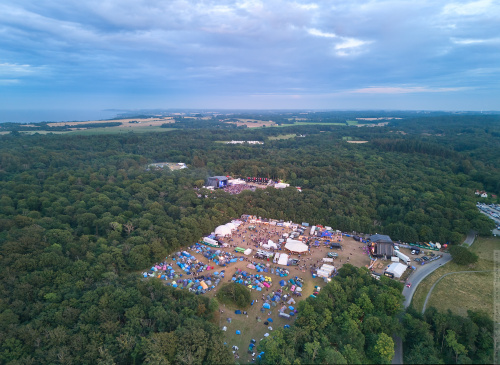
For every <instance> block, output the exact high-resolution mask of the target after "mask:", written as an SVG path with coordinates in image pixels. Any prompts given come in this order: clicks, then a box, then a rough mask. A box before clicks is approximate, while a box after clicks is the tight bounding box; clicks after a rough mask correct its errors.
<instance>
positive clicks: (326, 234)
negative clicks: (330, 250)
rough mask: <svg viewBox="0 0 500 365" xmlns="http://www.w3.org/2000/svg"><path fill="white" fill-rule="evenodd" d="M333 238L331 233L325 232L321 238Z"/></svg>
mask: <svg viewBox="0 0 500 365" xmlns="http://www.w3.org/2000/svg"><path fill="white" fill-rule="evenodd" d="M331 236H332V232H329V231H325V232H323V234H322V235H321V237H331Z"/></svg>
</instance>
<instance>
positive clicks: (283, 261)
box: [278, 253, 288, 266]
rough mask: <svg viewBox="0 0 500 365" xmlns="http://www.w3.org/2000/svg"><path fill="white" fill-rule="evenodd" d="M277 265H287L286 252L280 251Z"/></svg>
mask: <svg viewBox="0 0 500 365" xmlns="http://www.w3.org/2000/svg"><path fill="white" fill-rule="evenodd" d="M278 265H282V266H286V265H288V255H287V254H286V253H282V254H281V255H280V258H279V260H278Z"/></svg>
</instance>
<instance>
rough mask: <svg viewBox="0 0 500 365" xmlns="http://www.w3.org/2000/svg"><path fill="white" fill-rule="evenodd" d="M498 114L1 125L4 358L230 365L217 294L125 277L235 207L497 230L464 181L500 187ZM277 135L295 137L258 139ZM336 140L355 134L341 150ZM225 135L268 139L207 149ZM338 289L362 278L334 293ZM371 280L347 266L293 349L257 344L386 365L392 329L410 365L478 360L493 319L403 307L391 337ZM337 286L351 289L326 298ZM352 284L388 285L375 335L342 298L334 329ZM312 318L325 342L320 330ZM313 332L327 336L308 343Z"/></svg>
mask: <svg viewBox="0 0 500 365" xmlns="http://www.w3.org/2000/svg"><path fill="white" fill-rule="evenodd" d="M332 118H333V117H332ZM335 120H336V119H335ZM499 120H500V118H499V117H498V116H496V115H465V116H455V115H430V116H415V115H411V116H408V117H404V118H403V119H398V120H394V121H391V122H390V123H389V124H388V125H387V126H383V127H348V126H337V125H331V126H329V125H310V126H304V125H296V126H293V125H292V126H289V127H286V128H262V129H249V128H220V126H219V125H218V123H214V125H208V126H206V127H205V128H202V127H201V126H200V122H201V121H199V122H197V123H198V124H193V122H192V121H186V122H185V123H188V124H187V125H186V127H185V128H181V129H179V130H174V131H170V132H167V133H143V134H134V133H129V134H126V135H95V136H77V135H73V136H72V135H55V134H54V135H52V134H47V135H37V134H35V135H24V134H20V133H17V131H13V132H12V133H9V134H5V135H1V136H0V142H1V143H0V279H1V280H0V362H2V363H19V364H21V363H22V364H26V363H119V364H132V363H143V362H145V363H158V364H166V363H228V362H231V361H232V356H231V353H230V351H229V349H228V348H227V347H226V346H224V344H223V343H222V342H221V336H220V332H219V331H220V330H219V328H218V327H217V326H216V325H215V324H214V316H215V315H216V309H217V308H218V303H217V302H216V301H214V300H211V301H209V300H207V299H206V298H204V297H202V296H193V295H191V294H189V293H183V292H180V291H175V290H173V289H171V288H169V287H165V286H163V285H162V284H160V283H159V282H156V281H155V280H151V281H147V282H144V281H141V280H140V279H139V275H137V274H138V272H139V271H140V270H143V269H145V268H147V267H148V265H150V264H151V262H155V261H158V260H161V259H162V258H164V257H165V255H167V254H169V253H171V252H173V251H174V250H176V249H178V248H180V247H183V246H186V245H190V244H192V243H193V242H196V241H197V240H198V239H199V238H200V237H201V236H203V235H206V234H208V233H210V232H212V231H213V229H214V228H215V227H216V226H217V225H219V224H222V223H226V222H227V221H229V220H230V219H231V218H235V217H238V216H240V215H241V214H255V215H258V216H262V217H271V218H277V219H284V220H293V221H295V222H309V221H310V222H314V223H322V224H324V225H330V226H332V227H335V228H336V229H340V230H342V231H349V232H350V231H356V232H363V233H385V234H389V235H390V236H391V237H392V238H393V239H395V240H402V241H405V242H418V241H429V240H432V241H438V242H441V243H445V242H449V243H450V244H458V243H461V242H462V241H463V238H464V236H465V234H466V233H467V232H469V230H471V229H474V230H476V231H477V232H478V233H479V234H482V235H490V234H491V229H492V228H493V226H494V224H493V222H492V221H491V220H489V219H487V218H486V217H485V216H484V215H482V214H481V213H479V211H478V210H477V209H476V206H475V204H476V202H477V197H476V196H475V195H474V191H475V190H476V189H480V190H487V191H488V192H489V193H490V194H491V193H492V194H496V195H498V194H500V169H499V166H500V124H499ZM176 123H180V124H182V123H184V122H183V121H182V120H180V119H179V121H178V122H176ZM290 133H296V134H298V135H305V137H301V138H292V139H283V140H279V139H278V140H271V139H269V137H273V136H279V135H280V134H290ZM346 137H349V138H352V139H355V140H366V141H368V143H364V144H350V143H347V142H346V141H345V139H346ZM231 139H235V140H261V141H264V145H257V146H247V145H226V144H221V143H217V141H225V140H231ZM161 161H173V162H185V163H187V164H188V166H189V168H188V169H185V170H181V171H175V172H169V171H146V169H145V167H146V165H147V164H148V163H151V162H161ZM211 175H233V176H263V177H270V178H272V179H282V180H284V181H286V182H288V183H290V184H291V185H292V186H300V187H302V192H298V191H297V190H296V189H294V188H287V189H284V190H278V189H274V188H268V189H263V190H257V191H256V192H250V191H245V192H243V193H242V194H240V195H229V194H227V193H225V192H223V191H214V192H208V191H205V192H204V191H203V190H199V188H201V186H202V185H203V184H204V182H205V179H206V178H207V177H208V176H211ZM200 192H202V193H203V194H200ZM205 195H206V196H207V197H205ZM489 199H490V198H489ZM485 201H492V200H485ZM497 201H498V200H497ZM349 282H351V283H354V282H356V283H358V284H359V285H358V284H356V285H354V286H353V287H352V289H348V288H346V287H345V286H346V285H347V284H346V283H349ZM374 285H375V286H374ZM381 285H382V284H380V285H378V284H373V281H372V280H371V277H367V276H366V275H365V273H363V272H360V271H357V270H355V269H353V270H351V271H348V270H346V271H345V272H344V273H343V274H341V275H339V277H338V281H334V282H333V284H331V287H330V288H329V286H327V287H326V288H325V289H326V290H325V294H324V297H323V299H322V300H319V301H317V302H315V303H311V302H310V301H307V303H306V304H304V307H303V308H302V310H301V313H302V314H301V316H299V318H298V319H297V324H296V326H294V327H292V328H293V333H294V334H295V335H296V336H299V337H300V336H302V337H300V338H302V340H300V341H302V342H300V341H299V337H297V346H296V347H295V348H285V347H280V346H282V345H279V346H278V345H276V344H275V345H273V344H272V343H271V341H270V342H269V344H266V345H265V346H266V348H269V349H271V348H272V346H275V347H273V349H274V350H272V351H276V354H282V353H285V354H286V356H287V358H288V359H289V360H290V362H294V361H295V360H294V358H296V359H299V361H303V362H316V361H318V362H322V361H323V362H324V361H326V362H328V361H330V360H325V359H338V360H339V361H342V358H344V359H345V360H346V361H348V362H349V363H350V362H351V361H352V362H358V360H359V362H372V361H376V362H381V363H383V362H384V361H385V360H384V359H387V358H386V357H384V356H385V355H383V354H382V352H380V351H379V352H374V351H375V350H373V348H372V347H368V346H367V345H366V344H367V343H378V341H380V343H381V345H380V346H381V347H383V346H382V344H385V346H386V347H387V343H389V339H388V337H389V335H390V334H391V333H393V332H394V331H395V332H398V331H399V332H400V333H401V335H402V336H406V337H405V338H406V340H405V341H406V342H405V343H406V345H407V346H409V347H408V348H410V349H412V350H411V351H410V352H408V353H409V354H410V355H408V356H409V357H408V362H412V361H413V362H414V363H418V362H420V361H422V358H420V357H418V356H417V353H418V352H419V351H420V350H419V349H421V348H427V349H428V350H429V351H431V353H432V354H433V356H435V357H433V359H437V360H438V361H446V362H449V361H450V362H468V361H469V360H470V361H473V362H488V361H487V360H489V361H490V362H491V361H492V360H491V359H492V355H491V353H489V352H488V349H489V347H488V346H489V343H488V342H485V341H486V340H484V341H483V338H490V337H488V336H491V333H492V332H491V328H492V327H491V326H492V325H491V323H490V322H488V320H486V319H485V318H484V316H482V315H481V314H475V313H471V314H470V315H469V317H468V319H463V320H461V321H462V322H459V323H461V324H460V326H454V325H451V324H450V323H452V322H453V321H455V322H456V321H457V318H455V317H452V316H451V315H448V316H446V315H445V316H444V317H443V318H441V319H439V320H440V321H442V322H444V323H445V324H446V325H439V326H441V327H439V326H438V324H436V321H437V319H436V318H434V317H436V315H435V314H433V313H432V312H431V313H430V314H427V313H426V315H425V316H424V317H421V316H418V315H416V314H415V313H407V314H406V315H405V317H404V322H403V323H405V324H407V326H406V329H405V330H403V329H401V328H399V327H398V326H399V325H397V324H396V323H395V322H394V318H395V316H397V315H399V314H400V313H399V312H400V303H399V302H398V301H399V299H398V298H399V296H398V295H396V288H394V287H393V286H392V285H391V284H390V283H385V284H384V285H385V286H384V285H382V286H381ZM341 287H342V288H343V289H342V290H343V291H345V292H348V293H347V294H346V298H347V299H346V298H344V297H342V298H340V297H339V298H337V297H335V295H337V294H335V295H334V294H333V292H334V291H335V290H334V288H336V289H339V288H341ZM370 288H371V289H370ZM349 290H351V291H349ZM355 292H359V293H365V294H366V296H367V297H368V298H369V299H370V301H373V300H375V301H376V300H377V299H376V298H375V297H376V296H377V297H378V296H379V294H380V295H382V294H381V293H385V292H387V293H388V294H387V296H390V297H391V299H389V297H388V298H387V300H388V301H392V302H391V303H393V305H394V307H393V310H385V311H383V310H379V311H378V312H377V311H375V312H376V313H375V312H372V313H373V314H372V315H373V317H374V318H375V317H377V318H378V317H380V316H386V317H387V318H386V317H384V318H386V319H387V321H389V323H392V324H391V325H390V326H389V327H387V328H388V329H387V330H386V329H384V330H382V329H380V328H379V327H377V326H375V324H373V325H374V326H375V327H374V328H375V329H374V328H372V329H366V330H365V328H364V327H363V328H361V327H360V324H359V321H360V317H359V316H361V314H360V313H361V312H363V310H361V312H360V310H359V307H360V306H361V305H362V304H361V303H356V301H355V300H354V299H353V300H354V304H355V305H356V306H358V308H357V309H356V307H354V306H352V305H351V304H350V305H351V307H350V309H352V311H353V312H352V313H351V314H352V318H350V319H349V320H348V322H347V323H349V325H352V326H353V328H354V326H355V325H356V326H357V328H358V331H361V333H360V334H359V336H358V337H353V338H348V339H347V338H346V339H345V340H344V338H343V335H342V334H344V333H346V332H345V331H347V332H349V333H351V332H352V331H351V330H350V329H346V328H343V327H342V326H338V320H339V319H338V318H344V317H338V316H340V314H338V313H337V312H336V311H337V308H336V307H335V308H331V306H332V303H331V300H333V297H335V298H336V299H335V300H338V301H339V302H342V303H344V302H345V303H346V304H345V305H347V303H350V302H349V300H350V299H349V298H351V299H352V298H354V296H355ZM328 293H330V294H328ZM328 295H332V296H333V297H332V298H329V297H328ZM339 295H340V294H339ZM356 295H357V294H356ZM360 295H361V294H360ZM346 300H347V302H346ZM367 303H368V301H367ZM363 305H364V304H363ZM366 305H368V306H369V304H366ZM340 308H342V307H340ZM377 310H378V309H377ZM326 311H329V312H330V316H331V318H332V321H331V323H317V322H316V324H315V325H314V326H319V327H318V328H319V329H317V330H314V329H312V327H311V326H313V325H312V324H311V323H310V321H311V320H312V319H313V318H315V316H317V314H314V313H321V314H322V315H323V314H325V313H327V312H326ZM348 311H349V310H348ZM356 313H357V314H356ZM367 313H368V312H367ZM343 315H344V316H345V314H343ZM356 315H358V317H356ZM367 315H368V314H367ZM344 319H345V320H347V319H346V318H344ZM386 319H384V321H385V320H386ZM378 320H379V321H380V318H379V319H378ZM308 321H309V322H308ZM315 321H316V320H315ZM357 321H358V322H357ZM370 321H372V322H374V323H375V322H376V321H377V320H376V319H373V320H370ZM384 323H385V322H384ZM308 326H309V327H308ZM314 326H313V327H314ZM326 328H328V329H329V331H330V332H331V333H332V334H331V336H330V337H328V336H326V337H325V335H324V334H323V332H322V331H323V330H325V329H326ZM334 328H336V330H334ZM384 328H386V327H384ZM419 328H425V329H426V330H425V332H427V333H429V336H427V335H426V336H427V337H422V338H421V339H422V341H418V342H417V341H408V339H409V338H411V337H410V335H409V333H411V331H418V330H419ZM443 328H444V329H443ZM470 328H472V329H473V330H474V331H476V332H477V335H476V337H474V339H473V340H466V339H465V338H464V335H463V333H466V332H464V331H469V329H470ZM445 330H446V331H445ZM307 331H312V332H311V333H313V336H312V338H313V341H312V342H311V343H309V344H306V343H305V342H304V339H303V338H304V337H303V336H304V334H303V333H309V332H307ZM315 331H316V332H315ZM353 331H354V330H353ZM448 331H452V332H448ZM291 333H292V331H291ZM352 333H353V335H354V333H358V332H352ZM289 335H290V334H288V333H283V336H289ZM335 336H337V337H335ZM481 336H482V337H481ZM287 338H288V337H287ZM343 341H344V342H343ZM465 341H469V342H467V343H466V342H465ZM207 343H210V346H207ZM325 343H330V344H337V346H335V350H332V351H330V352H328V353H324V351H318V346H320V347H323V345H324V344H325ZM299 344H300V346H299ZM481 344H483V345H481ZM302 345H303V347H302ZM459 345H462V346H465V350H463V349H462V347H461V346H459ZM481 346H486V347H484V348H483V347H481ZM490 347H491V346H490ZM414 348H415V349H416V350H415V351H413V349H414ZM346 349H348V350H346ZM272 351H271V350H269V351H268V352H270V353H271V354H272V353H274V352H272ZM279 351H282V352H279ZM294 351H295V352H294ZM346 351H347V353H346ZM432 351H434V352H432ZM294 354H295V355H294ZM313 355H314V356H313ZM277 356H278V355H277ZM279 356H282V355H279ZM341 356H342V358H341ZM350 356H351V357H350ZM406 356H407V355H406V353H405V357H406ZM272 359H273V358H272V357H269V358H268V357H265V358H264V360H265V361H266V362H270V363H271V362H273V361H274V360H272ZM300 359H302V360H300ZM356 359H358V360H356ZM468 359H469V360H468ZM292 360H293V361H292Z"/></svg>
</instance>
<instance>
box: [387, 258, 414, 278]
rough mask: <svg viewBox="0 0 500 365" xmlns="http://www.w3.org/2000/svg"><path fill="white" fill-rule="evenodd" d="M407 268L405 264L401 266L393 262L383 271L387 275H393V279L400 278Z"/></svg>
mask: <svg viewBox="0 0 500 365" xmlns="http://www.w3.org/2000/svg"><path fill="white" fill-rule="evenodd" d="M407 268H408V266H406V265H405V264H402V263H400V262H394V263H392V264H390V265H389V266H388V267H387V270H385V271H386V272H388V273H391V274H394V277H395V278H400V277H401V275H403V273H404V272H405V270H406V269H407Z"/></svg>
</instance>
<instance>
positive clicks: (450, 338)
mask: <svg viewBox="0 0 500 365" xmlns="http://www.w3.org/2000/svg"><path fill="white" fill-rule="evenodd" d="M445 340H446V344H447V345H448V347H450V348H451V349H452V350H453V352H454V353H455V362H457V361H458V357H459V356H460V355H466V354H467V350H466V349H465V346H464V345H462V344H461V343H459V342H458V340H457V334H456V333H455V331H453V330H448V331H446V337H445Z"/></svg>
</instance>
